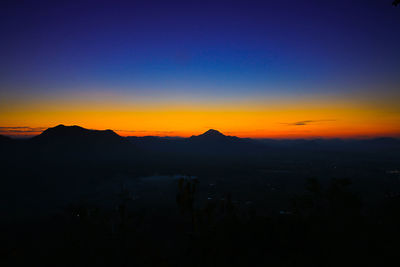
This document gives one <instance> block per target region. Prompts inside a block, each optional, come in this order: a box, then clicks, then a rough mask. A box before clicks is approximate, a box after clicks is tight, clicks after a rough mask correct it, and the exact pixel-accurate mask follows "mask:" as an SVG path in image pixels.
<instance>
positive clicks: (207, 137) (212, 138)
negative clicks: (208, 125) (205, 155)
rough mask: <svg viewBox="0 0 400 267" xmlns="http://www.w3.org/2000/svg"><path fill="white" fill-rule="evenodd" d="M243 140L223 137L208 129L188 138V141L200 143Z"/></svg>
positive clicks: (234, 137) (217, 132)
mask: <svg viewBox="0 0 400 267" xmlns="http://www.w3.org/2000/svg"><path fill="white" fill-rule="evenodd" d="M243 140H244V139H241V138H239V137H236V136H228V135H224V134H222V133H221V132H219V131H217V130H214V129H210V130H208V131H206V132H205V133H202V134H200V135H193V136H191V137H190V138H189V141H192V142H193V141H200V142H224V143H226V142H241V141H243Z"/></svg>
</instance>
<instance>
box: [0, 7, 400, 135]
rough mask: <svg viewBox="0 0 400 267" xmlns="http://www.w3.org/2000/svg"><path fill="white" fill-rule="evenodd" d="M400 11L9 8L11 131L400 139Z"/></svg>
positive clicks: (2, 98)
mask: <svg viewBox="0 0 400 267" xmlns="http://www.w3.org/2000/svg"><path fill="white" fill-rule="evenodd" d="M391 2H392V1H391V0H374V1H372V0H371V1H368V0H352V1H349V0H336V1H322V0H318V1H317V0H305V1H300V0H292V1H291V0H286V1H268V0H265V1H252V0H247V1H234V0H231V1H218V0H213V1H207V0H201V1H190V0H186V1H174V0H170V1H151V0H146V1H101V0H97V1H85V0H81V1H40V0H35V1H34V0H31V1H22V0H17V1H1V4H0V36H1V42H0V58H1V60H0V134H4V135H10V136H32V135H36V134H39V133H40V132H41V131H43V130H44V129H46V128H49V127H54V126H56V125H58V124H64V125H80V126H82V127H85V128H89V129H112V130H114V131H116V132H117V133H119V134H120V135H123V136H145V135H157V136H183V137H187V136H191V135H196V134H200V133H202V132H204V131H206V130H208V129H210V128H213V129H217V130H220V131H221V132H223V133H225V134H229V135H236V136H239V137H253V138H371V137H378V136H392V137H400V104H399V103H400V75H399V71H400V50H399V49H398V48H399V47H400V31H399V27H398V26H399V25H400V7H397V8H396V7H394V6H392V5H391Z"/></svg>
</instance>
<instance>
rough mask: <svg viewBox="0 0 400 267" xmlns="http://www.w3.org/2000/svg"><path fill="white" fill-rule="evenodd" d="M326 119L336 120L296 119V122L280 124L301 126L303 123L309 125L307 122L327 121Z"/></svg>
mask: <svg viewBox="0 0 400 267" xmlns="http://www.w3.org/2000/svg"><path fill="white" fill-rule="evenodd" d="M327 121H336V120H304V121H296V122H291V123H282V124H285V125H291V126H303V125H309V124H315V123H319V122H327Z"/></svg>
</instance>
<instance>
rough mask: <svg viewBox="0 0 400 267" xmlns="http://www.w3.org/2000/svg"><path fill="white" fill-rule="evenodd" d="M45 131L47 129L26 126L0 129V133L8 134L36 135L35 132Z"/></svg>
mask: <svg viewBox="0 0 400 267" xmlns="http://www.w3.org/2000/svg"><path fill="white" fill-rule="evenodd" d="M46 129H47V128H46V127H27V126H18V127H0V132H8V133H37V132H43V131H44V130H46Z"/></svg>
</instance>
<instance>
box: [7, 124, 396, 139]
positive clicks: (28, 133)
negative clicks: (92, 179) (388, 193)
mask: <svg viewBox="0 0 400 267" xmlns="http://www.w3.org/2000/svg"><path fill="white" fill-rule="evenodd" d="M59 126H65V127H79V128H82V129H86V130H92V131H109V130H111V131H113V132H114V133H116V134H118V135H119V136H121V137H124V138H129V137H138V138H140V137H159V138H182V139H184V138H190V137H192V136H199V135H202V134H205V133H207V132H208V131H216V132H219V133H221V134H223V135H224V136H230V137H239V138H244V139H254V140H276V141H285V140H321V139H322V140H343V141H344V140H370V139H380V138H393V139H399V138H400V136H358V137H323V136H306V137H293V136H291V137H288V138H284V137H283V138H282V137H250V136H238V135H234V134H232V133H231V132H222V131H219V130H218V129H212V128H210V129H208V130H205V131H203V132H198V133H195V134H192V135H188V136H178V135H146V133H147V132H146V131H118V130H113V129H109V128H105V129H92V128H85V127H82V126H79V125H64V124H58V125H56V126H53V127H49V128H46V129H42V130H40V131H39V130H37V129H36V130H32V129H28V128H29V127H22V128H25V129H21V128H19V127H17V129H15V128H14V129H12V130H8V131H3V130H0V136H6V137H10V138H13V139H30V138H33V137H35V136H38V135H40V134H42V133H43V132H44V131H46V130H48V129H51V128H56V127H59ZM1 128H5V127H0V129H1ZM11 128H13V127H11ZM121 132H122V133H127V134H126V135H123V134H121ZM132 132H135V133H140V132H141V133H143V135H130V134H129V133H132Z"/></svg>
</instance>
